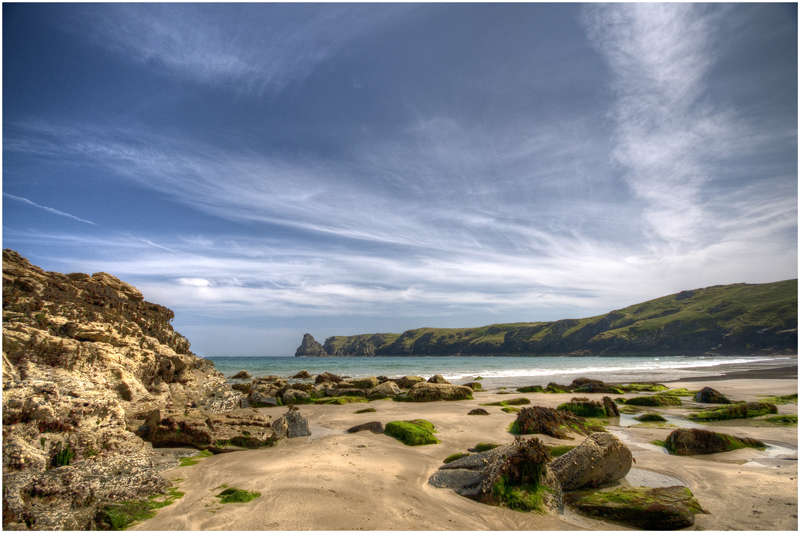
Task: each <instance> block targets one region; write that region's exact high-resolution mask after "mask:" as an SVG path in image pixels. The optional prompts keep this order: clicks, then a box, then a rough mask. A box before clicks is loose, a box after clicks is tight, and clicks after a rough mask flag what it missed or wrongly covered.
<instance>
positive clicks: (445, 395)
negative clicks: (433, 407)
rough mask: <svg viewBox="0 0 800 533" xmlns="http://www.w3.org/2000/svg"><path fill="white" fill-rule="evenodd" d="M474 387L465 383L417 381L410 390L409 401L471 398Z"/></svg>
mask: <svg viewBox="0 0 800 533" xmlns="http://www.w3.org/2000/svg"><path fill="white" fill-rule="evenodd" d="M471 399H472V389H470V388H469V387H464V386H463V385H446V384H439V383H425V382H421V383H417V384H416V385H414V386H413V387H411V389H410V390H409V391H408V401H412V402H436V401H441V400H447V401H453V400H471Z"/></svg>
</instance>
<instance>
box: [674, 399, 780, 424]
mask: <svg viewBox="0 0 800 533" xmlns="http://www.w3.org/2000/svg"><path fill="white" fill-rule="evenodd" d="M777 413H778V407H777V406H776V405H775V404H772V403H767V402H747V403H732V404H730V405H723V406H722V407H717V408H714V409H709V410H706V411H700V412H699V413H691V414H690V415H689V418H690V419H692V420H732V419H736V418H753V417H756V416H762V415H767V414H777Z"/></svg>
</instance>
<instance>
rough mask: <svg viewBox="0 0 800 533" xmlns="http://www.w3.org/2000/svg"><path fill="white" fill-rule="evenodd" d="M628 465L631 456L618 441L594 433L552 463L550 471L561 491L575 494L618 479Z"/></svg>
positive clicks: (605, 434)
mask: <svg viewBox="0 0 800 533" xmlns="http://www.w3.org/2000/svg"><path fill="white" fill-rule="evenodd" d="M632 462H633V455H632V454H631V451H630V450H629V449H628V447H627V446H625V444H624V443H623V442H622V441H621V440H619V439H618V438H617V437H615V436H614V435H612V434H610V433H594V434H592V435H590V436H589V437H587V438H586V439H585V440H584V441H583V442H582V443H581V444H579V445H578V446H577V447H575V449H573V450H570V451H569V452H567V453H565V454H564V455H562V456H561V457H559V458H557V459H555V460H554V461H553V462H552V463H551V464H550V468H551V469H552V470H553V473H554V474H555V475H556V478H558V481H559V482H560V483H561V488H562V489H563V490H576V489H580V488H582V487H597V486H599V485H602V484H604V483H609V482H611V481H616V480H618V479H622V478H624V477H625V476H626V475H627V474H628V471H629V470H630V469H631V464H632Z"/></svg>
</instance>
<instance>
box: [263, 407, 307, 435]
mask: <svg viewBox="0 0 800 533" xmlns="http://www.w3.org/2000/svg"><path fill="white" fill-rule="evenodd" d="M272 429H273V430H274V431H275V435H276V437H277V438H278V439H282V438H284V437H287V438H290V439H293V438H296V437H308V436H310V435H311V429H310V428H309V426H308V420H307V419H306V417H304V416H303V415H301V414H300V410H299V409H298V408H297V407H290V408H289V410H288V411H286V413H285V414H284V415H283V416H282V417H280V418H279V419H277V420H276V421H275V422H273V423H272Z"/></svg>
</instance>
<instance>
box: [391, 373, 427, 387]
mask: <svg viewBox="0 0 800 533" xmlns="http://www.w3.org/2000/svg"><path fill="white" fill-rule="evenodd" d="M424 381H425V378H423V377H421V376H403V377H402V378H400V379H396V380H395V382H396V383H397V385H398V386H399V387H400V388H401V389H410V388H411V387H413V386H414V385H416V384H417V383H420V382H424Z"/></svg>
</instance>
